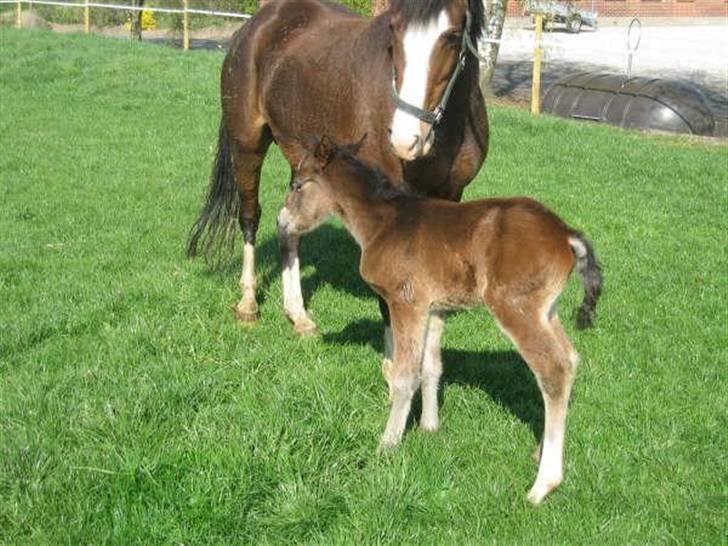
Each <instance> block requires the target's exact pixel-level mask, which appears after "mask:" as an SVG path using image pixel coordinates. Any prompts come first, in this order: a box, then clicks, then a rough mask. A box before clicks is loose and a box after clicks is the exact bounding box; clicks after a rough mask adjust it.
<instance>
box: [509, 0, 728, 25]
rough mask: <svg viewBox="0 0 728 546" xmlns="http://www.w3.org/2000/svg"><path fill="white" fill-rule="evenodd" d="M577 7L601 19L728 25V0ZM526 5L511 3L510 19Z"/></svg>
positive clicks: (637, 0) (610, 1)
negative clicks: (709, 20)
mask: <svg viewBox="0 0 728 546" xmlns="http://www.w3.org/2000/svg"><path fill="white" fill-rule="evenodd" d="M574 5H575V6H577V7H579V8H581V9H586V10H590V11H596V12H598V13H599V16H600V17H723V18H724V21H725V22H726V24H727V25H728V0H576V1H575V2H574ZM522 14H523V4H522V3H521V2H518V1H517V0H510V1H509V2H508V15H516V16H518V15H522Z"/></svg>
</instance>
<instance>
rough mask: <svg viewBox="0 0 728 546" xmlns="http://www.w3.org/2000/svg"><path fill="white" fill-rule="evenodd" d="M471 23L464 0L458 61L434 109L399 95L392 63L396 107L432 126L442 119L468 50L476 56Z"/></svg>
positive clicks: (393, 93)
mask: <svg viewBox="0 0 728 546" xmlns="http://www.w3.org/2000/svg"><path fill="white" fill-rule="evenodd" d="M471 23H472V16H471V15H470V6H468V2H467V0H466V2H465V30H464V31H463V35H462V38H461V40H460V54H459V55H458V61H457V64H456V65H455V69H454V70H453V71H452V75H451V76H450V81H448V82H447V87H446V88H445V92H444V93H443V94H442V98H441V99H440V102H439V103H438V104H437V106H435V109H434V110H432V111H429V110H423V109H422V108H419V107H417V106H415V105H413V104H410V103H408V102H405V101H404V100H403V99H402V97H400V96H399V93H397V69H396V68H395V67H394V64H393V65H392V99H394V104H395V105H396V106H397V108H399V109H400V110H402V111H404V112H406V113H408V114H410V115H411V116H414V117H416V118H417V119H419V120H420V121H424V122H425V123H429V124H430V125H431V126H432V127H434V126H435V125H437V124H438V123H440V121H441V120H442V115H443V113H444V112H445V107H447V102H448V101H449V100H450V95H451V94H452V91H453V89H454V88H455V83H456V82H457V80H458V76H460V73H461V72H462V71H463V68H465V61H466V59H467V54H468V50H470V51H471V52H474V53H475V55H476V56H477V51H478V49H477V48H476V47H475V46H474V45H473V42H472V40H471V39H470V26H471Z"/></svg>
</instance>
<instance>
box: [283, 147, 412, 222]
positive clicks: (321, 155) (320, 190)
mask: <svg viewBox="0 0 728 546" xmlns="http://www.w3.org/2000/svg"><path fill="white" fill-rule="evenodd" d="M365 139H366V135H364V136H363V137H362V139H361V140H360V141H359V142H357V143H355V144H347V145H340V144H336V143H334V142H333V141H332V140H331V139H329V138H328V137H323V138H321V139H320V140H317V141H316V142H315V143H313V146H312V151H306V152H305V153H303V155H302V159H301V160H300V161H299V163H298V165H297V167H296V169H295V171H294V175H293V179H292V180H291V186H290V188H289V191H288V194H287V195H286V202H285V205H284V207H283V209H282V210H281V214H280V215H279V217H278V229H279V231H280V232H281V234H282V235H285V234H289V235H293V234H298V235H300V234H303V233H306V232H309V231H311V230H313V229H315V228H317V227H318V226H319V225H320V224H321V222H323V221H324V220H325V219H326V218H327V217H329V216H331V215H336V216H339V217H340V218H342V219H344V220H345V219H346V209H347V208H350V205H351V204H354V203H359V204H364V205H365V206H371V204H373V203H374V202H376V201H390V202H391V201H395V200H399V199H416V198H417V196H415V195H412V194H410V193H409V192H408V191H407V190H405V189H402V188H399V187H396V186H394V185H392V184H391V182H390V181H389V179H388V178H387V177H386V176H384V175H383V174H382V173H381V172H380V171H378V170H377V169H373V168H371V167H368V166H367V165H365V164H364V163H363V162H362V161H361V160H360V159H359V158H358V157H357V153H358V152H359V149H360V148H361V145H362V143H363V142H364V140H365Z"/></svg>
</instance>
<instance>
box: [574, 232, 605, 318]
mask: <svg viewBox="0 0 728 546" xmlns="http://www.w3.org/2000/svg"><path fill="white" fill-rule="evenodd" d="M569 245H570V246H571V250H572V251H573V252H574V255H575V256H576V271H577V272H578V273H579V277H580V278H581V283H582V284H583V285H584V301H583V302H582V303H581V306H580V307H579V310H578V311H577V313H576V327H577V328H579V329H584V328H591V327H592V326H594V319H595V318H596V308H597V300H598V299H599V296H600V295H601V293H602V283H603V279H602V270H601V268H600V267H599V264H598V263H597V258H596V256H595V255H594V249H593V248H592V246H591V244H590V243H589V241H588V240H587V239H586V238H585V237H584V235H582V234H581V233H579V232H577V231H574V232H572V234H571V235H570V236H569Z"/></svg>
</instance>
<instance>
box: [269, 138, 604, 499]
mask: <svg viewBox="0 0 728 546" xmlns="http://www.w3.org/2000/svg"><path fill="white" fill-rule="evenodd" d="M355 153H356V147H349V148H345V147H339V146H337V145H335V144H333V143H331V142H330V141H328V140H326V139H324V140H322V141H321V142H320V143H318V144H317V145H316V149H315V152H314V154H312V155H310V156H308V157H307V158H304V159H303V160H302V162H301V163H300V165H299V167H298V169H297V173H296V176H295V178H294V180H293V182H292V184H291V188H290V191H289V193H288V195H287V198H286V204H285V207H284V208H283V209H282V211H281V213H280V216H279V218H278V231H279V235H280V237H281V240H282V241H283V243H282V249H281V250H282V252H285V241H286V239H287V238H289V237H297V236H299V235H300V234H302V233H305V232H306V231H309V230H311V229H314V228H315V227H316V226H318V225H319V224H320V223H321V222H322V221H323V219H324V218H326V217H327V216H329V215H331V214H333V215H336V216H338V217H340V218H341V220H342V221H343V223H344V225H345V226H346V228H347V230H348V231H349V232H350V233H351V234H352V236H353V237H354V238H355V239H356V241H357V242H358V243H359V245H360V247H361V251H362V254H361V263H360V272H361V275H362V277H363V278H364V280H365V281H366V282H367V283H368V284H369V286H371V287H372V289H373V290H374V291H375V292H376V293H377V294H379V295H380V296H381V297H382V299H383V300H384V301H385V302H386V305H387V307H388V309H389V315H390V318H391V327H392V332H393V342H394V347H393V349H394V352H393V355H392V358H391V359H389V358H387V357H386V355H385V360H384V363H383V366H382V371H383V373H384V376H385V379H386V380H387V383H388V384H389V388H390V399H391V410H390V414H389V420H388V422H387V426H386V429H385V431H384V435H383V436H382V439H381V444H380V447H381V448H388V447H392V446H394V445H396V444H397V443H399V441H400V440H401V438H402V434H403V432H404V427H405V423H406V420H407V417H408V414H409V411H410V406H411V402H412V396H413V395H414V393H415V391H417V389H418V388H419V387H420V386H421V388H422V415H421V419H420V426H421V427H422V428H423V429H425V430H435V429H437V427H438V415H437V413H438V408H437V389H438V382H439V380H440V375H441V373H442V363H441V357H440V336H441V334H442V328H443V315H442V313H443V312H444V311H446V310H449V309H455V308H462V307H471V306H475V305H480V304H483V303H484V304H485V305H487V306H488V308H489V309H490V310H491V312H492V313H493V316H494V317H495V318H496V320H497V322H498V324H499V326H500V327H501V329H502V330H503V331H504V332H505V334H506V335H507V336H508V337H509V338H510V339H511V340H512V341H513V343H514V344H515V345H516V347H517V348H518V351H519V352H520V354H521V356H522V357H523V358H524V360H525V361H526V362H527V363H528V365H529V367H530V368H531V370H532V371H533V373H534V374H535V376H536V379H537V381H538V385H539V388H540V389H541V393H542V396H543V400H544V406H545V412H544V414H545V423H544V434H543V440H542V444H541V456H540V464H539V469H538V475H537V477H536V481H535V483H534V484H533V487H532V488H531V490H530V492H529V494H528V499H529V500H530V501H531V502H532V503H534V504H538V503H540V502H541V501H542V500H543V499H544V497H545V496H546V495H547V494H548V493H549V492H550V491H552V490H553V489H554V488H556V487H557V486H558V485H559V484H560V483H561V481H562V478H563V464H562V459H563V448H564V433H565V426H566V411H567V407H568V403H569V396H570V393H571V385H572V382H573V380H574V374H575V371H576V364H577V361H578V355H577V353H576V351H575V350H574V347H573V346H572V345H571V342H570V341H569V339H568V338H567V336H566V333H565V332H564V329H563V328H562V326H561V323H560V322H559V318H558V315H557V313H556V300H557V298H558V297H559V295H560V294H561V292H562V290H563V289H564V286H565V284H566V282H567V280H568V278H569V276H570V274H571V271H572V269H573V268H574V267H575V266H576V270H577V271H578V273H579V275H580V277H581V280H582V282H583V284H584V289H585V297H584V301H583V303H582V304H581V307H580V308H579V311H578V314H577V325H578V326H579V327H588V326H591V325H592V322H593V319H594V316H595V309H596V303H597V299H598V298H599V295H600V292H601V286H602V276H601V271H600V269H599V266H598V264H597V262H596V259H595V256H594V252H593V250H592V248H591V246H590V244H589V243H588V241H587V240H586V239H585V238H584V236H583V235H582V234H581V233H579V232H578V231H575V230H574V229H572V228H570V227H569V226H567V225H566V224H565V223H564V222H563V221H562V220H561V219H560V218H559V217H557V216H556V215H555V214H554V213H553V212H551V211H550V210H548V209H547V208H546V207H544V206H543V205H541V204H540V203H538V202H536V201H534V200H532V199H528V198H523V197H521V198H512V199H482V200H478V201H470V202H467V203H452V202H449V201H444V200H437V199H426V198H420V197H416V196H413V195H410V194H407V193H405V192H404V191H402V190H401V189H397V188H395V187H393V186H392V185H390V184H389V182H388V181H387V180H386V178H384V176H383V175H381V174H380V173H378V172H376V171H374V170H371V169H369V168H367V167H365V166H364V164H363V163H361V162H360V161H359V160H358V158H357V157H356V156H355Z"/></svg>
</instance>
